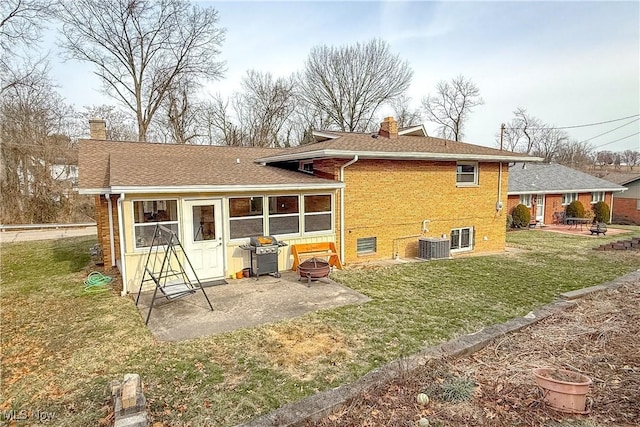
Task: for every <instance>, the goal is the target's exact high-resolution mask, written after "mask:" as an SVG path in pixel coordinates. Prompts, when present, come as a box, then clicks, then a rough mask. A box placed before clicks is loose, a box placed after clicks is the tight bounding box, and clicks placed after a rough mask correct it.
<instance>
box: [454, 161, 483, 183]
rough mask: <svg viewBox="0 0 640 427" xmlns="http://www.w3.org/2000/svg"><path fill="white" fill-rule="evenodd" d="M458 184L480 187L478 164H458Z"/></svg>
mask: <svg viewBox="0 0 640 427" xmlns="http://www.w3.org/2000/svg"><path fill="white" fill-rule="evenodd" d="M456 184H457V185H458V186H464V185H478V163H476V162H458V163H457V165H456Z"/></svg>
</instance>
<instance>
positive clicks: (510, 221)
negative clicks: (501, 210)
mask: <svg viewBox="0 0 640 427" xmlns="http://www.w3.org/2000/svg"><path fill="white" fill-rule="evenodd" d="M510 228H513V217H512V216H511V215H507V230H508V229H510Z"/></svg>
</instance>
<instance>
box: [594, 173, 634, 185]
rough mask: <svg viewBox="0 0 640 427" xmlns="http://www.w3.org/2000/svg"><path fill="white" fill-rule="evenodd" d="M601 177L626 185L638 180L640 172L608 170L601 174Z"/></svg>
mask: <svg viewBox="0 0 640 427" xmlns="http://www.w3.org/2000/svg"><path fill="white" fill-rule="evenodd" d="M602 179H604V180H606V181H609V182H613V183H616V184H620V185H627V184H631V183H632V182H634V181H638V180H640V173H633V172H609V173H607V174H606V175H604V176H602Z"/></svg>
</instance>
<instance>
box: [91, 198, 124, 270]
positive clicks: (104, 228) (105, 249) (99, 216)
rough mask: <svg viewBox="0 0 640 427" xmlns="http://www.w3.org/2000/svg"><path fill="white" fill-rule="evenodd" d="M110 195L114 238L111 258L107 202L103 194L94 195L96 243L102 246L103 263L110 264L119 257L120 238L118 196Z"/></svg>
mask: <svg viewBox="0 0 640 427" xmlns="http://www.w3.org/2000/svg"><path fill="white" fill-rule="evenodd" d="M110 197H111V211H112V217H113V234H114V236H113V237H114V240H115V258H112V254H111V244H110V241H109V204H108V203H107V199H106V198H105V197H104V196H95V199H94V200H95V203H96V227H97V229H98V243H100V247H101V248H102V254H103V257H104V264H105V265H106V266H111V264H112V262H113V261H115V260H117V259H119V258H120V239H119V237H118V236H119V235H120V234H119V231H118V230H119V228H118V206H117V204H118V196H114V195H112V196H110Z"/></svg>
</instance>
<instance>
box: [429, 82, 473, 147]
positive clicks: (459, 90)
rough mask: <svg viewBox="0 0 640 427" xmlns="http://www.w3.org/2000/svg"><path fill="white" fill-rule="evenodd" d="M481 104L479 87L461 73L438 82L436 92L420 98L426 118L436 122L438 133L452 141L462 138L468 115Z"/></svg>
mask: <svg viewBox="0 0 640 427" xmlns="http://www.w3.org/2000/svg"><path fill="white" fill-rule="evenodd" d="M482 104H484V101H483V100H482V98H481V97H480V89H478V87H477V86H476V85H475V83H473V82H472V81H471V80H469V79H467V78H465V77H464V76H462V75H460V76H458V77H455V78H453V79H452V80H451V82H447V81H444V80H442V81H440V82H438V84H437V86H436V93H435V94H434V95H431V94H429V95H428V96H427V97H426V98H423V99H422V107H423V108H424V110H425V112H426V115H427V120H429V121H431V122H434V123H436V124H438V130H437V132H438V135H439V136H441V137H442V138H446V139H452V140H454V141H460V140H461V139H462V137H463V136H464V125H465V124H466V122H467V119H468V118H469V115H470V114H471V112H472V111H473V109H474V108H475V107H477V106H478V105H482Z"/></svg>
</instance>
